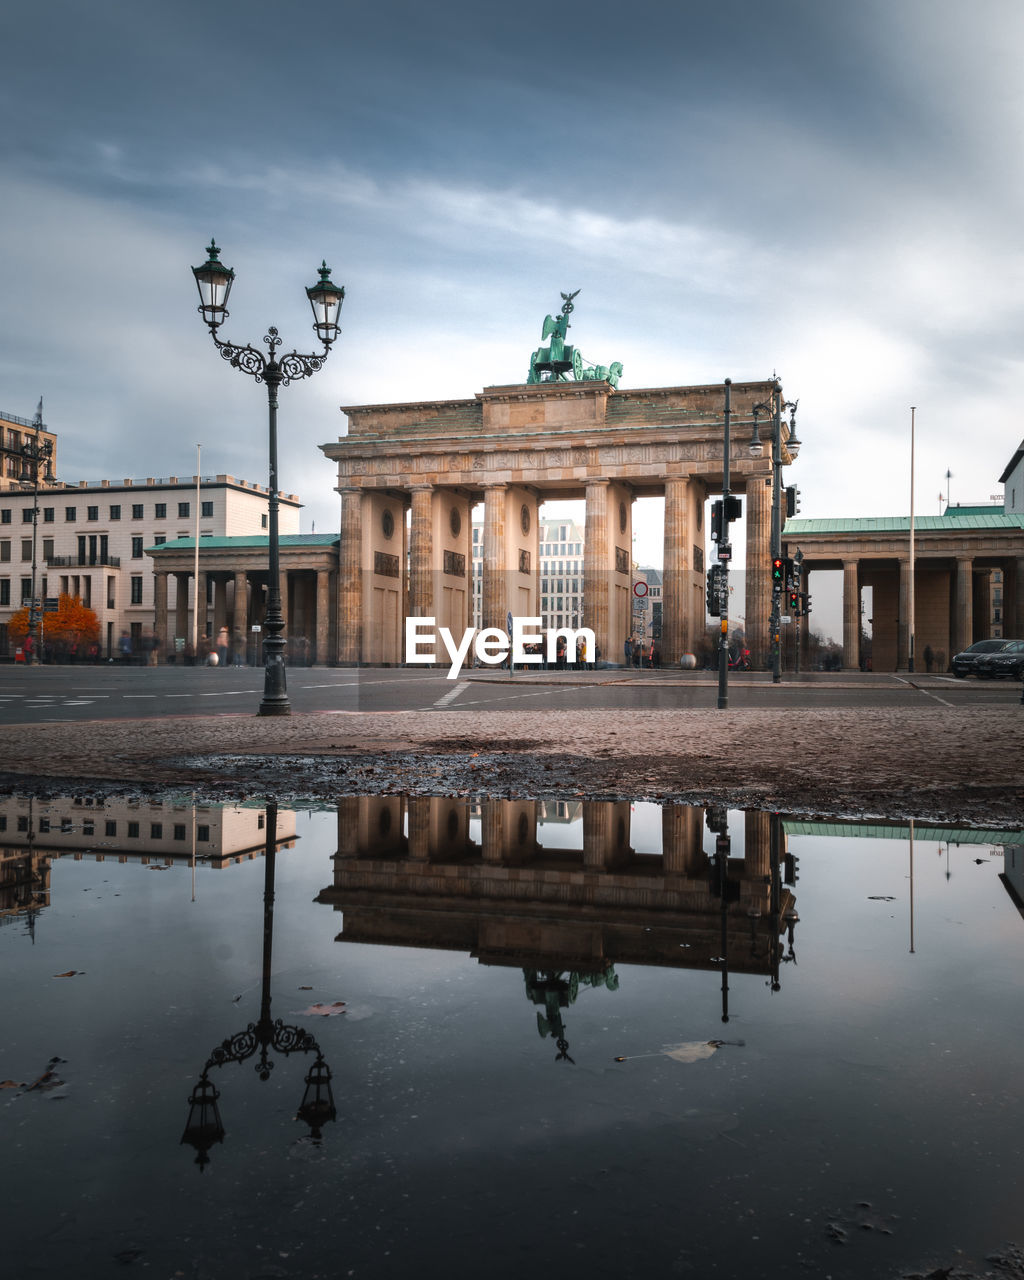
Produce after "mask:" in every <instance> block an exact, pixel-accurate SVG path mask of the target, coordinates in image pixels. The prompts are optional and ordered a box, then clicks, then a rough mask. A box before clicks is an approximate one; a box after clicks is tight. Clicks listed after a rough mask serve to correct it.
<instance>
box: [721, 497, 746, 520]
mask: <svg viewBox="0 0 1024 1280" xmlns="http://www.w3.org/2000/svg"><path fill="white" fill-rule="evenodd" d="M742 515H743V499H742V498H737V497H734V496H733V495H732V494H730V495H729V497H728V498H726V499H725V518H726V521H727V522H728V523H729V524H732V522H733V521H734V520H738V519H739V518H740V516H742Z"/></svg>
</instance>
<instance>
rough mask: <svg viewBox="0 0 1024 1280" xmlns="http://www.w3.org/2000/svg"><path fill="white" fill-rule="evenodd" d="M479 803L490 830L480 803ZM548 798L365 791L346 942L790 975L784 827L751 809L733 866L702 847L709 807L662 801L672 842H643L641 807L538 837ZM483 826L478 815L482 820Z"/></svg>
mask: <svg viewBox="0 0 1024 1280" xmlns="http://www.w3.org/2000/svg"><path fill="white" fill-rule="evenodd" d="M474 806H479V813H480V822H479V841H477V840H476V839H474V838H473V835H472V833H471V814H472V809H473V807H474ZM539 810H540V804H539V802H537V801H529V800H523V801H513V800H490V799H483V800H480V801H470V800H468V799H465V800H463V799H445V798H435V797H428V798H416V797H412V798H408V799H406V798H404V797H399V796H383V797H358V798H353V799H346V800H341V801H339V805H338V855H337V857H336V859H335V864H334V867H335V874H334V883H333V885H331V886H330V887H328V888H326V889H324V890H323V892H322V893H321V894H320V896H319V898H318V901H320V902H323V903H327V904H330V905H332V906H334V907H335V908H336V909H337V910H341V911H343V912H344V925H343V931H342V933H341V934H340V935H339V941H346V942H347V941H354V942H376V943H385V944H389V945H395V946H422V947H440V948H447V949H454V950H464V951H468V952H469V953H470V954H472V955H475V956H476V957H477V958H478V959H479V960H480V962H481V963H484V964H500V965H509V966H513V967H517V968H522V969H525V970H540V971H552V972H556V973H560V972H562V971H575V972H577V973H587V974H600V973H603V972H605V971H606V969H607V966H608V965H609V964H616V965H618V964H641V965H657V966H666V967H672V968H698V969H709V970H713V971H715V972H721V970H722V964H723V956H724V955H726V954H727V957H728V967H729V969H730V970H732V971H734V972H749V973H762V974H774V975H777V969H778V963H779V959H780V954H779V953H780V935H781V933H782V932H783V928H784V926H783V921H784V920H785V919H786V918H787V917H791V916H792V915H793V914H794V913H793V907H794V900H793V897H792V894H791V893H790V892H789V890H788V889H786V888H784V887H783V886H782V884H781V879H780V876H779V872H778V868H779V862H780V858H783V857H784V856H785V837H784V835H783V834H782V832H781V824H780V823H778V822H777V821H776V822H775V830H774V832H773V820H772V817H771V816H770V815H768V814H759V813H754V814H747V815H746V817H745V819H744V826H745V830H744V837H745V838H744V853H743V856H742V857H741V858H728V859H727V861H726V866H725V872H726V874H725V876H724V877H722V876H720V875H718V874H717V872H716V864H715V858H714V855H713V854H708V853H706V852H705V850H704V827H703V820H704V810H703V809H697V808H687V807H683V806H668V807H666V808H665V809H664V810H663V811H662V848H661V852H658V853H645V852H642V851H639V850H637V849H634V848H633V847H632V845H631V843H630V820H631V813H630V805H629V803H628V802H622V803H612V802H596V801H584V802H582V833H581V840H580V846H581V847H579V848H576V849H567V848H546V847H544V846H543V845H542V844H541V843H540V842H539V838H538V837H539V835H542V828H539V827H538V818H539ZM473 826H474V827H475V826H476V824H475V823H474V824H473Z"/></svg>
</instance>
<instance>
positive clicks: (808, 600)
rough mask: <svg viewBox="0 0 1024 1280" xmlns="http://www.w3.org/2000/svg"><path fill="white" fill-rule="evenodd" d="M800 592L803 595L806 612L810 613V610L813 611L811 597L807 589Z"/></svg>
mask: <svg viewBox="0 0 1024 1280" xmlns="http://www.w3.org/2000/svg"><path fill="white" fill-rule="evenodd" d="M800 594H801V595H802V596H803V604H804V613H805V614H806V613H810V611H811V597H810V596H809V595H808V593H807V592H806V591H801V593H800Z"/></svg>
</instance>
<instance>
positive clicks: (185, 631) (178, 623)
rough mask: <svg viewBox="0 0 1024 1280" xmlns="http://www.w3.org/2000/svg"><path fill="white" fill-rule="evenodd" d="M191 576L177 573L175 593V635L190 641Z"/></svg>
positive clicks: (175, 576)
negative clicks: (189, 585)
mask: <svg viewBox="0 0 1024 1280" xmlns="http://www.w3.org/2000/svg"><path fill="white" fill-rule="evenodd" d="M190 577H191V574H188V573H176V574H175V575H174V580H175V583H176V587H175V591H174V634H175V636H181V637H182V638H183V639H184V640H186V641H187V640H188V639H189V637H190V636H191V632H190V631H189V626H188V583H189V578H190Z"/></svg>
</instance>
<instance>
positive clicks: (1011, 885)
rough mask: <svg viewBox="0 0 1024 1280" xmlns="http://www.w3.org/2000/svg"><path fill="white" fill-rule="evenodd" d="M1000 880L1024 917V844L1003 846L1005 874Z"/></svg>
mask: <svg viewBox="0 0 1024 1280" xmlns="http://www.w3.org/2000/svg"><path fill="white" fill-rule="evenodd" d="M999 879H1000V880H1001V881H1002V884H1003V888H1004V889H1005V890H1006V892H1007V893H1008V894H1009V895H1010V898H1011V899H1012V901H1013V904H1014V906H1016V908H1017V910H1018V911H1019V912H1020V913H1021V915H1022V916H1024V842H1022V843H1020V844H1006V845H1003V874H1002V875H1001V876H1000V877H999Z"/></svg>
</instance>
